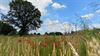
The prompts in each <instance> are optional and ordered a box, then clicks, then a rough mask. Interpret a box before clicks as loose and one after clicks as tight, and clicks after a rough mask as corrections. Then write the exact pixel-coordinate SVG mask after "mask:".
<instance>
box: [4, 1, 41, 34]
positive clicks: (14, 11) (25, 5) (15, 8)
mask: <svg viewBox="0 0 100 56" xmlns="http://www.w3.org/2000/svg"><path fill="white" fill-rule="evenodd" d="M9 6H10V11H9V12H8V14H7V16H5V17H3V20H4V21H6V22H9V24H13V25H14V26H16V27H18V28H19V29H20V30H19V32H18V33H19V34H20V35H25V34H28V31H30V30H36V29H37V28H40V26H41V23H42V21H41V20H40V16H41V12H40V11H39V10H38V9H37V8H35V6H33V5H32V4H31V3H30V2H28V1H24V0H15V1H12V2H10V4H9ZM3 16H4V15H3Z"/></svg>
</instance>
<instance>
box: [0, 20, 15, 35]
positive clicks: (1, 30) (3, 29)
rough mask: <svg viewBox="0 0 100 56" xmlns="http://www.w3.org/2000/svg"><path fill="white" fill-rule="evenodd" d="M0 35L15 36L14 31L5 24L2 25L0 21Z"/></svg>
mask: <svg viewBox="0 0 100 56" xmlns="http://www.w3.org/2000/svg"><path fill="white" fill-rule="evenodd" d="M0 34H1V35H12V34H16V29H14V28H13V27H12V26H10V25H9V24H7V23H3V22H1V21H0Z"/></svg>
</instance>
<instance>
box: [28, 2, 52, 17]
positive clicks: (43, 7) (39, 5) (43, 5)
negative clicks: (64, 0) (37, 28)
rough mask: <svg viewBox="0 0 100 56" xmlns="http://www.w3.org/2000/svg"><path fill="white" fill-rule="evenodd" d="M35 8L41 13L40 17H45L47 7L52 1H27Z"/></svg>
mask: <svg viewBox="0 0 100 56" xmlns="http://www.w3.org/2000/svg"><path fill="white" fill-rule="evenodd" d="M27 1H29V2H31V3H32V4H33V5H34V6H36V7H37V8H38V9H39V10H40V11H41V12H42V15H45V14H46V12H47V9H46V8H47V7H48V6H49V5H50V4H52V3H53V1H52V0H27Z"/></svg>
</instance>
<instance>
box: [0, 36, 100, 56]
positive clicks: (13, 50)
mask: <svg viewBox="0 0 100 56" xmlns="http://www.w3.org/2000/svg"><path fill="white" fill-rule="evenodd" d="M80 37H81V36H76V35H75V36H26V37H14V36H12V37H11V36H0V56H80V55H79V53H80V42H81V41H80V39H81V38H80ZM85 44H86V48H87V49H86V50H87V52H88V56H100V41H99V40H97V39H95V38H92V39H89V40H88V39H86V42H85ZM81 51H82V50H81Z"/></svg>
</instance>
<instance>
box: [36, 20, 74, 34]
mask: <svg viewBox="0 0 100 56" xmlns="http://www.w3.org/2000/svg"><path fill="white" fill-rule="evenodd" d="M72 29H73V28H72V24H70V23H68V22H62V23H61V22H60V21H59V20H51V19H46V20H44V23H43V24H42V27H41V28H40V29H38V30H37V32H40V33H42V34H44V33H45V32H62V33H63V32H65V31H66V32H71V31H72Z"/></svg>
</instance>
